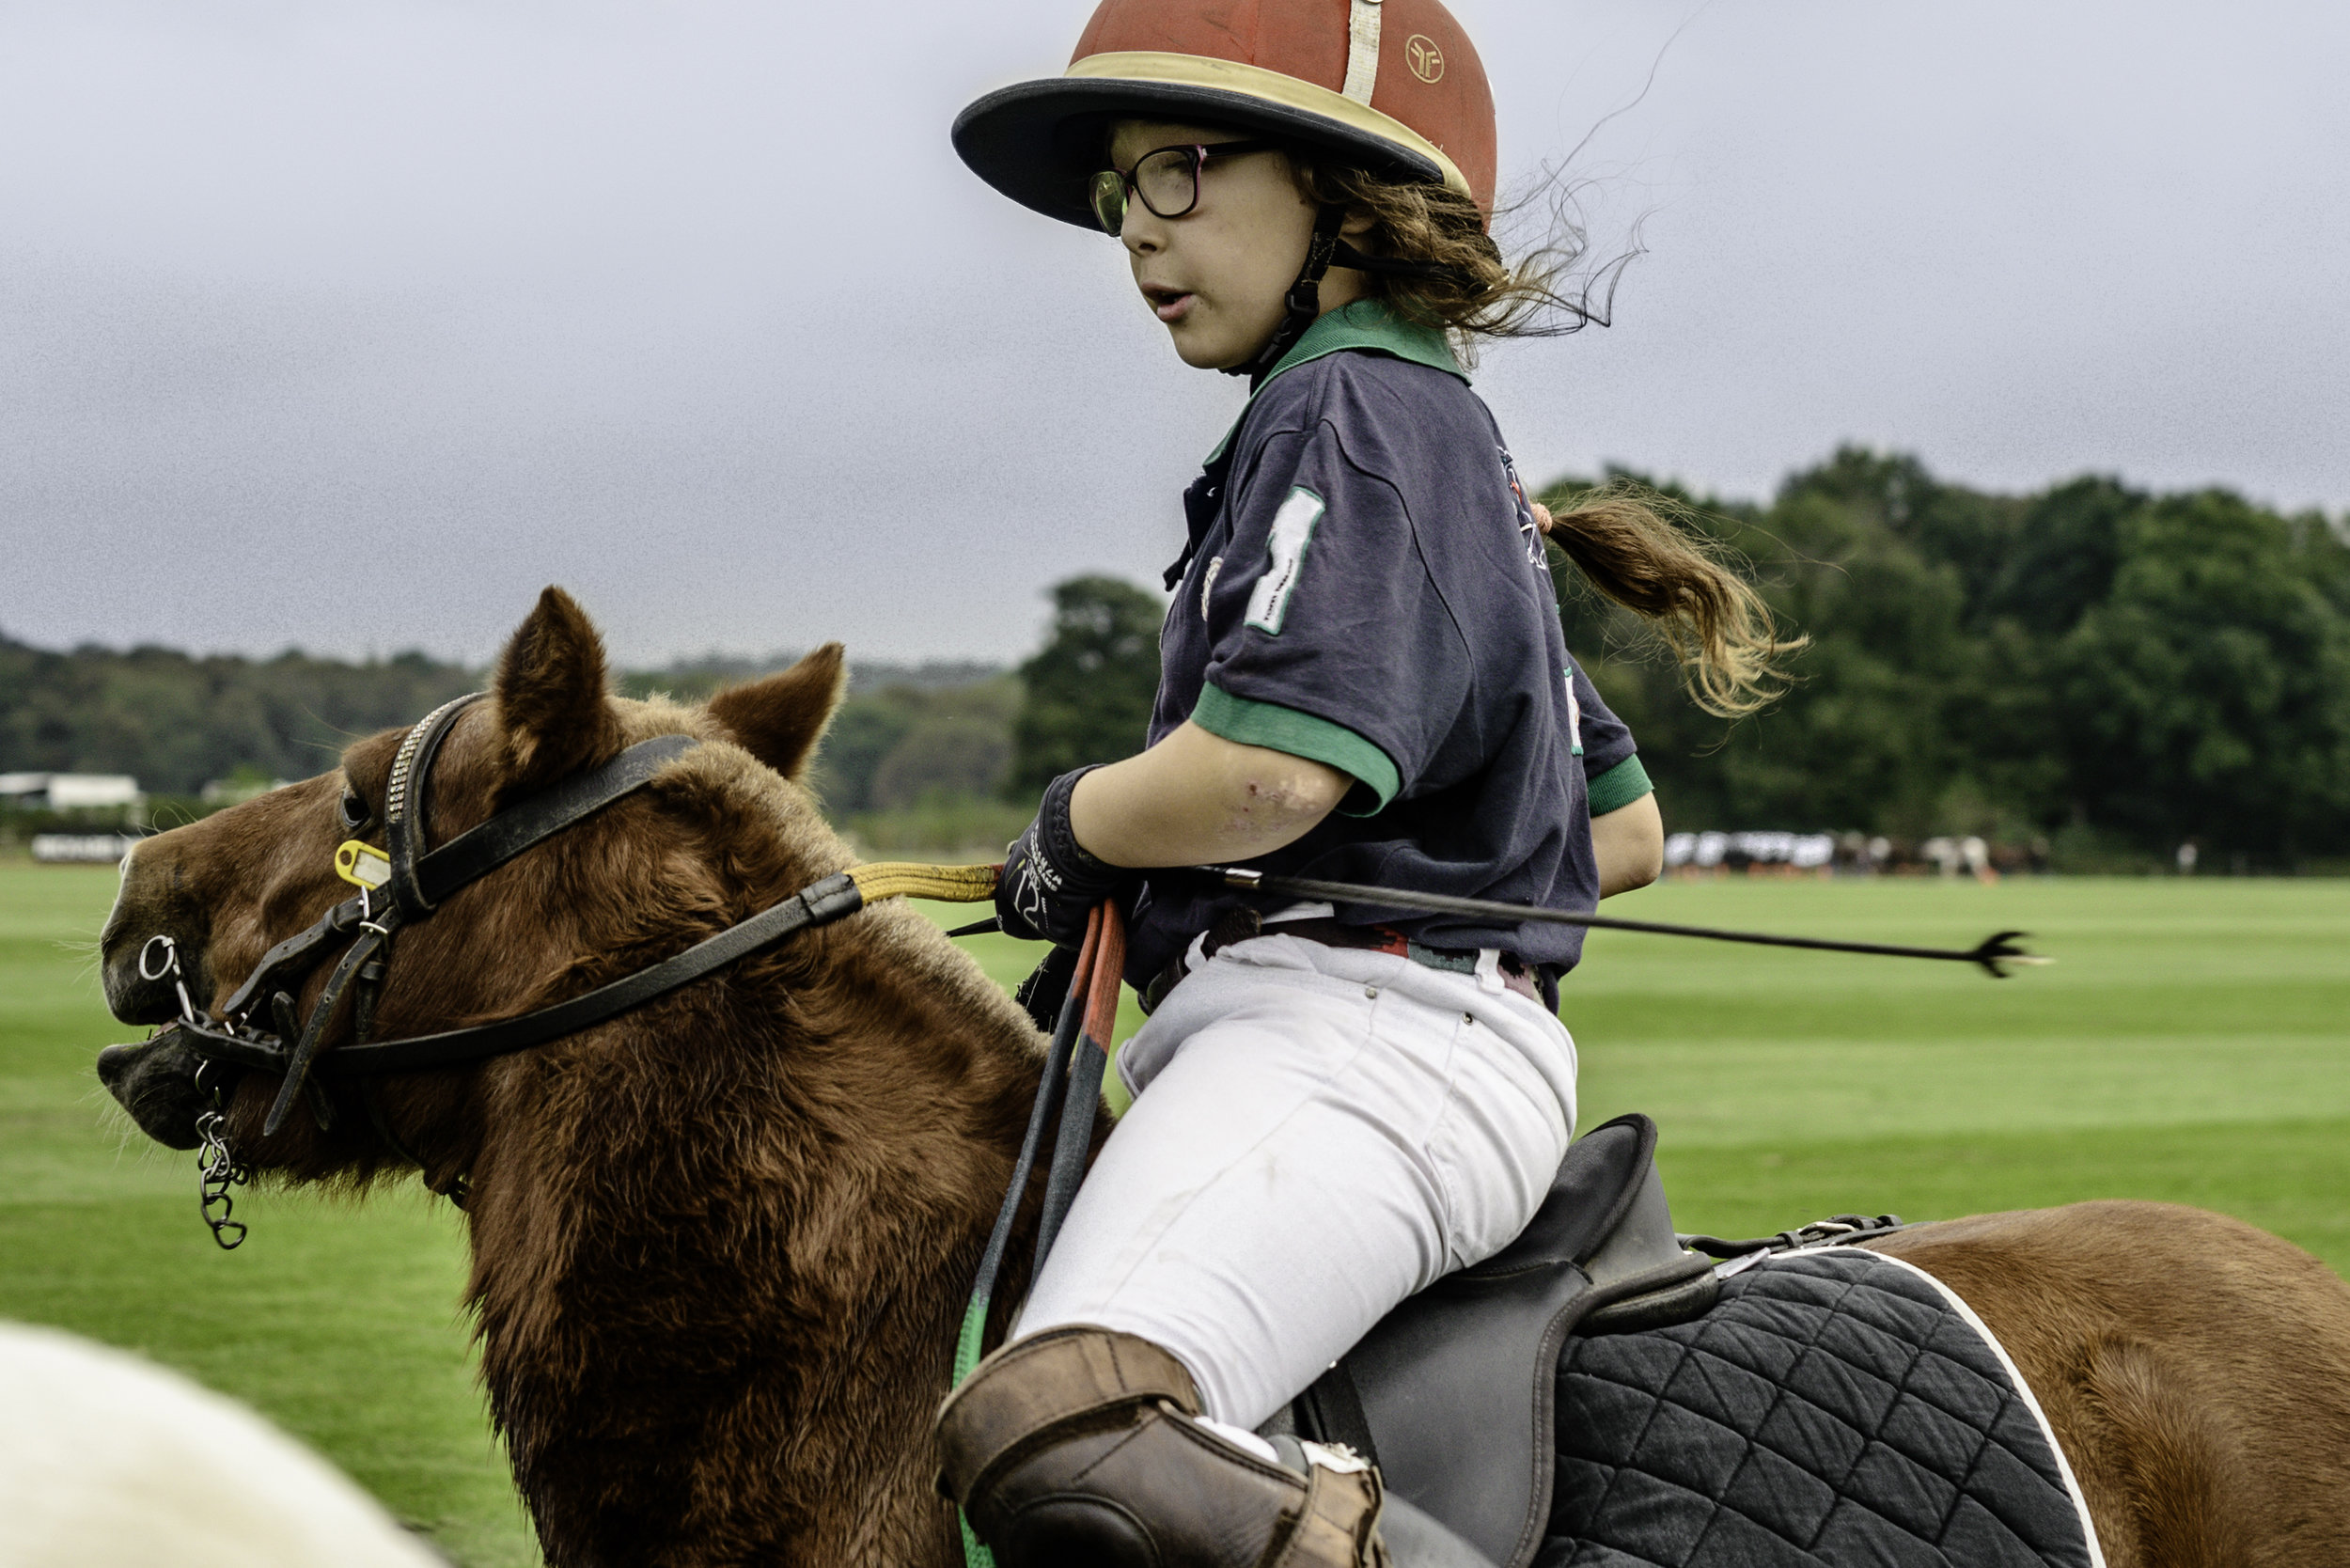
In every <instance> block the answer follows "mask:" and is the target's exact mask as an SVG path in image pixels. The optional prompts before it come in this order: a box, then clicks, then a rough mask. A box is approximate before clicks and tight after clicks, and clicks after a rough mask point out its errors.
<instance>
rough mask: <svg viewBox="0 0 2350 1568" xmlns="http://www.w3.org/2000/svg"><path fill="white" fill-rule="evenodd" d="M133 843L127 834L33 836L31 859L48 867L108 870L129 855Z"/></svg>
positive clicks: (41, 834) (43, 834)
mask: <svg viewBox="0 0 2350 1568" xmlns="http://www.w3.org/2000/svg"><path fill="white" fill-rule="evenodd" d="M137 842H138V840H137V839H133V838H132V837H131V836H130V835H129V834H127V833H36V834H34V835H33V858H34V859H36V860H39V861H44V862H47V863H49V864H52V865H57V864H69V863H72V862H89V863H93V864H100V865H107V866H111V865H113V864H115V863H116V862H117V861H118V860H120V859H121V858H122V857H123V856H124V855H128V854H130V853H131V846H132V845H133V844H135V843H137Z"/></svg>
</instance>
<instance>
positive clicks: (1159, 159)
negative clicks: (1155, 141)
mask: <svg viewBox="0 0 2350 1568" xmlns="http://www.w3.org/2000/svg"><path fill="white" fill-rule="evenodd" d="M1135 193H1136V195H1137V196H1141V197H1142V204H1143V205H1144V206H1145V207H1148V208H1150V209H1151V211H1152V212H1156V213H1157V214H1158V215H1159V216H1160V217H1163V218H1180V217H1182V216H1183V214H1184V213H1186V212H1190V211H1191V210H1192V209H1193V208H1194V207H1197V206H1198V205H1199V160H1198V158H1197V157H1196V156H1195V155H1194V154H1193V152H1192V150H1191V149H1189V148H1187V147H1165V148H1161V149H1159V150H1158V151H1156V152H1153V153H1152V154H1151V156H1150V157H1148V158H1145V159H1144V160H1143V161H1142V162H1141V163H1139V164H1136V165H1135Z"/></svg>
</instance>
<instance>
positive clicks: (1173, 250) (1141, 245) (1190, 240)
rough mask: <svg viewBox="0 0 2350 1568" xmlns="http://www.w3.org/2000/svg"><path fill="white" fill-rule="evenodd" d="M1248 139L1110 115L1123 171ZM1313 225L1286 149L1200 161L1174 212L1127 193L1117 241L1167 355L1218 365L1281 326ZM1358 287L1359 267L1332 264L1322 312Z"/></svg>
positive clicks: (1250, 350) (1114, 153)
mask: <svg viewBox="0 0 2350 1568" xmlns="http://www.w3.org/2000/svg"><path fill="white" fill-rule="evenodd" d="M1249 139H1252V138H1251V137H1250V136H1249V135H1248V133H1245V132H1239V131H1228V130H1221V129H1218V128H1216V127H1214V126H1206V125H1183V124H1176V123H1173V122H1170V121H1166V120H1131V119H1130V120H1120V121H1119V123H1118V126H1117V128H1116V130H1115V131H1113V132H1112V133H1111V136H1110V160H1111V162H1112V163H1113V164H1115V165H1116V166H1117V167H1119V168H1120V169H1129V170H1131V169H1132V168H1133V167H1134V166H1135V165H1136V162H1137V161H1138V160H1139V159H1141V157H1142V156H1143V155H1144V154H1145V153H1148V152H1151V151H1152V150H1154V149H1158V148H1162V147H1192V146H1203V147H1214V145H1215V144H1216V143H1218V142H1234V141H1244V140H1249ZM1163 205H1164V204H1163ZM1367 226H1368V225H1367V221H1366V227H1367ZM1349 227H1350V228H1351V227H1354V226H1353V225H1349ZM1313 228H1314V204H1313V203H1312V202H1311V201H1310V200H1308V198H1307V196H1306V195H1305V193H1304V192H1303V191H1301V190H1300V189H1299V188H1298V182H1297V177H1296V173H1295V170H1294V169H1293V166H1292V165H1291V163H1290V159H1289V155H1288V154H1287V153H1285V152H1247V153H1241V154H1238V155H1236V156H1233V157H1230V158H1217V157H1213V156H1212V157H1210V158H1209V159H1208V161H1207V162H1206V164H1205V165H1202V166H1201V168H1200V170H1199V205H1198V206H1197V207H1194V208H1193V209H1192V210H1191V211H1190V212H1186V213H1185V214H1183V216H1182V217H1180V218H1162V217H1160V216H1159V215H1158V214H1157V213H1156V212H1152V211H1151V209H1150V208H1149V207H1147V206H1145V205H1144V204H1143V202H1142V200H1141V199H1140V198H1139V197H1138V196H1132V195H1130V196H1128V197H1127V200H1126V224H1125V227H1124V229H1123V231H1122V232H1120V235H1119V239H1120V242H1121V243H1123V244H1124V245H1125V247H1126V255H1127V259H1128V260H1129V261H1130V262H1132V263H1133V266H1134V273H1135V284H1136V287H1137V288H1139V289H1140V290H1142V297H1143V298H1144V299H1145V300H1146V301H1147V302H1149V304H1150V306H1151V308H1152V311H1153V312H1154V313H1156V315H1157V316H1158V318H1159V320H1160V321H1165V322H1166V323H1167V336H1168V337H1172V338H1173V339H1174V340H1175V352H1176V353H1177V354H1178V355H1180V356H1181V357H1182V359H1183V363H1184V364H1186V365H1195V366H1198V367H1199V368H1201V369H1223V368H1226V367H1228V366H1232V365H1238V364H1241V363H1242V362H1244V361H1245V360H1246V359H1247V358H1248V357H1249V356H1250V355H1252V354H1254V353H1256V352H1257V351H1258V350H1259V349H1261V348H1262V347H1263V346H1264V341H1265V339H1266V338H1268V337H1272V336H1273V332H1274V329H1275V328H1276V327H1278V326H1279V325H1280V324H1281V317H1282V315H1283V313H1284V311H1285V310H1286V308H1287V306H1286V304H1285V301H1286V298H1287V296H1288V294H1289V288H1290V285H1291V284H1292V283H1294V282H1295V281H1296V280H1297V272H1298V269H1299V268H1300V267H1302V266H1304V265H1305V263H1306V245H1307V243H1308V241H1309V240H1310V239H1311V238H1312V237H1313ZM1363 283H1364V279H1363V274H1361V273H1358V272H1355V271H1353V270H1351V269H1348V268H1343V267H1334V268H1332V269H1331V270H1330V272H1329V274H1327V275H1326V276H1325V277H1324V279H1323V282H1322V290H1321V295H1322V308H1323V309H1324V310H1335V309H1337V308H1338V307H1339V306H1342V305H1346V304H1348V303H1350V302H1351V301H1353V300H1355V299H1358V298H1360V297H1361V295H1362V293H1363Z"/></svg>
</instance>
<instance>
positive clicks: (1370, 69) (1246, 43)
mask: <svg viewBox="0 0 2350 1568" xmlns="http://www.w3.org/2000/svg"><path fill="white" fill-rule="evenodd" d="M1118 118H1166V119H1171V120H1193V121H1205V122H1207V123H1210V124H1214V125H1229V126H1231V127H1233V128H1234V129H1235V130H1246V131H1253V132H1256V133H1260V134H1262V135H1269V136H1274V137H1277V138H1280V139H1283V140H1287V141H1292V142H1295V143H1297V144H1298V145H1300V146H1301V147H1304V148H1308V149H1320V150H1324V151H1326V152H1330V153H1334V154H1336V155H1338V156H1339V157H1340V158H1341V159H1343V160H1344V161H1345V162H1347V163H1349V164H1351V165H1355V166H1357V167H1361V168H1365V169H1368V170H1371V172H1373V173H1376V174H1381V175H1385V176H1387V177H1389V178H1391V179H1399V180H1425V181H1426V182H1428V183H1430V184H1437V185H1444V186H1447V187H1449V188H1450V189H1452V190H1455V191H1458V192H1460V193H1461V194H1462V195H1463V196H1467V197H1469V198H1470V199H1471V200H1473V201H1475V202H1476V203H1477V206H1478V210H1479V211H1480V212H1484V213H1486V214H1487V215H1488V216H1490V215H1491V213H1492V212H1493V203H1494V100H1493V90H1492V88H1491V87H1489V86H1487V85H1486V82H1485V68H1484V66H1483V64H1482V63H1481V62H1480V61H1479V59H1478V57H1477V51H1476V49H1475V47H1473V46H1472V45H1471V44H1470V42H1469V39H1468V34H1467V33H1465V32H1464V31H1463V30H1462V27H1461V24H1459V23H1458V22H1455V21H1454V20H1453V19H1452V15H1451V13H1450V12H1449V11H1447V10H1446V9H1445V8H1444V7H1443V6H1441V5H1439V4H1438V3H1437V0H1102V4H1101V6H1100V8H1098V9H1096V10H1095V11H1094V13H1093V20H1092V21H1091V22H1089V23H1088V24H1086V30H1085V33H1084V35H1083V36H1082V37H1080V38H1079V39H1078V40H1077V49H1076V53H1075V54H1074V55H1072V56H1071V58H1070V61H1069V69H1068V70H1067V71H1064V72H1063V73H1062V74H1060V75H1058V76H1056V77H1050V78H1047V79H1045V80H1043V81H1039V82H1022V83H1019V84H1017V85H1016V86H1009V87H1004V88H1001V89H1000V90H998V91H995V92H992V93H989V94H988V95H987V96H986V97H984V98H981V99H980V100H979V101H978V102H975V103H973V104H972V105H971V106H970V107H969V108H966V109H965V110H964V111H963V113H962V114H960V115H958V116H956V117H955V126H954V143H955V150H956V151H957V152H959V153H961V154H962V155H963V161H964V163H966V164H968V165H971V168H972V171H973V172H974V173H976V174H978V175H979V178H980V179H982V180H986V181H987V182H988V183H989V184H991V185H993V186H995V188H996V189H997V190H999V191H1001V192H1003V193H1004V194H1005V195H1006V196H1010V197H1011V198H1012V199H1013V200H1014V201H1017V202H1019V203H1021V204H1022V205H1023V206H1026V207H1030V208H1033V209H1035V210H1036V211H1037V212H1042V213H1044V214H1045V215H1046V216H1048V217H1055V218H1059V219H1061V220H1062V221H1064V222H1067V223H1073V224H1079V225H1082V226H1084V227H1088V228H1094V227H1099V225H1098V224H1097V223H1096V221H1095V219H1094V216H1093V210H1092V207H1091V204H1090V202H1089V199H1088V196H1087V192H1088V189H1089V183H1090V180H1091V179H1092V176H1093V175H1094V173H1095V172H1096V171H1098V170H1099V169H1100V168H1101V167H1102V166H1103V139H1104V132H1105V128H1106V127H1107V125H1108V123H1109V122H1110V121H1111V120H1114V119H1118Z"/></svg>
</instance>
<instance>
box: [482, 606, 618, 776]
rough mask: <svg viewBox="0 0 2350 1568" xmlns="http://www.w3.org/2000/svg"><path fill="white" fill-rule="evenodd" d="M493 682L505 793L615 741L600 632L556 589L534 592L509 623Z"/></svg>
mask: <svg viewBox="0 0 2350 1568" xmlns="http://www.w3.org/2000/svg"><path fill="white" fill-rule="evenodd" d="M493 690H494V691H495V693H496V696H497V720H498V728H499V730H500V732H501V734H502V736H503V738H504V741H505V745H506V786H505V788H506V792H508V793H527V792H531V791H534V790H540V789H544V788H545V787H546V786H547V785H549V784H552V783H554V782H555V781H556V779H558V778H560V777H562V776H564V775H566V774H569V773H575V772H577V771H578V770H579V769H580V768H582V767H585V766H586V765H587V763H589V762H591V761H595V760H598V759H600V758H602V757H604V756H606V755H608V754H609V753H610V752H611V751H613V750H614V749H615V748H616V747H617V746H618V745H619V740H620V735H619V722H618V721H617V720H616V719H615V718H614V717H613V715H612V710H611V708H610V706H609V705H607V704H606V703H605V701H604V664H603V638H602V637H599V636H598V635H596V628H595V624H594V623H593V622H592V621H590V620H589V619H587V611H585V610H583V609H581V608H580V607H579V604H578V603H577V602H576V601H574V600H573V599H572V596H571V595H570V594H568V593H565V592H564V591H563V590H562V589H561V588H548V589H547V590H546V591H545V592H544V593H541V594H540V595H539V604H538V607H537V608H535V609H533V610H532V611H531V612H530V618H529V619H526V620H525V621H524V622H523V623H522V625H521V626H520V627H518V628H516V630H515V632H514V635H513V639H512V640H511V641H509V643H507V645H506V651H505V652H504V653H502V654H500V655H499V656H498V673H497V682H496V684H495V686H494V687H493Z"/></svg>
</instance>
